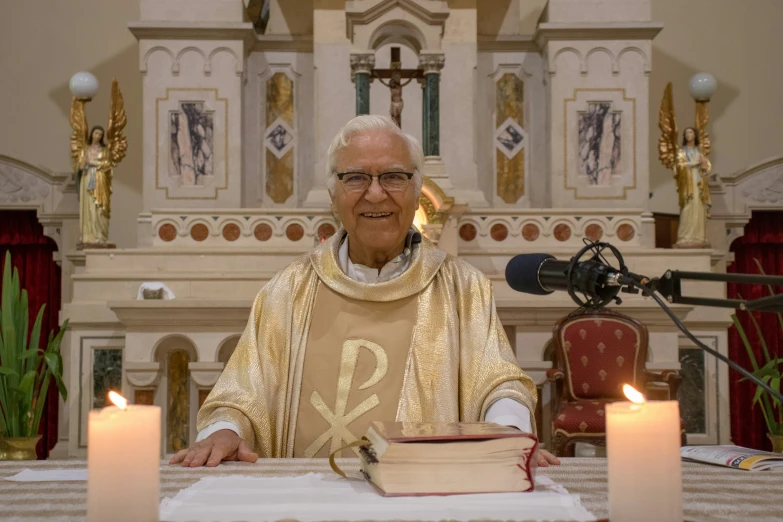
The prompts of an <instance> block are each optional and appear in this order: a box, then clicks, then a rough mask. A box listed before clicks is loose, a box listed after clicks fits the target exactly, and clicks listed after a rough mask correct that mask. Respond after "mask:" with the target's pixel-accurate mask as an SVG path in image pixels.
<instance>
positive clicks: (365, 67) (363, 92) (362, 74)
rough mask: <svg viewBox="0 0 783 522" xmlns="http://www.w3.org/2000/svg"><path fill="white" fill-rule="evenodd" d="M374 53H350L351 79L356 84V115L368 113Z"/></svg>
mask: <svg viewBox="0 0 783 522" xmlns="http://www.w3.org/2000/svg"><path fill="white" fill-rule="evenodd" d="M374 66H375V54H373V53H352V54H351V79H352V80H353V83H354V85H355V86H356V115H357V116H359V115H361V114H370V82H371V81H372V68H373V67H374Z"/></svg>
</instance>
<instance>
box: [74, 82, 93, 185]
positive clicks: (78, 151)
mask: <svg viewBox="0 0 783 522" xmlns="http://www.w3.org/2000/svg"><path fill="white" fill-rule="evenodd" d="M71 129H73V133H72V134H71V166H72V168H73V171H74V172H76V171H78V170H79V160H80V159H81V157H82V152H83V151H84V149H85V148H86V147H87V134H88V133H89V128H88V127H87V115H86V114H85V113H84V100H80V99H78V98H76V97H75V96H74V98H73V99H72V100H71Z"/></svg>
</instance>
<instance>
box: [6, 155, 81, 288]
mask: <svg viewBox="0 0 783 522" xmlns="http://www.w3.org/2000/svg"><path fill="white" fill-rule="evenodd" d="M0 209H7V210H35V212H36V214H37V216H38V221H39V222H40V223H41V225H43V227H44V235H46V236H48V237H50V238H52V240H54V242H55V243H56V245H57V249H56V250H55V253H54V260H55V261H56V262H57V264H58V265H59V264H61V262H62V253H63V252H65V251H67V250H69V249H71V248H73V247H75V245H76V241H78V237H67V239H64V238H65V236H68V233H67V231H69V230H72V229H74V227H75V230H73V232H75V233H76V234H78V223H79V207H78V199H77V197H76V185H75V183H74V182H73V180H72V179H71V176H70V175H69V174H57V173H53V172H50V171H48V170H45V169H42V168H41V167H36V166H35V165H31V164H30V163H26V162H24V161H21V160H18V159H16V158H12V157H11V156H6V155H4V154H0ZM70 235H71V236H74V234H73V233H72V234H70ZM63 297H68V296H65V295H64V296H63ZM64 302H67V301H64Z"/></svg>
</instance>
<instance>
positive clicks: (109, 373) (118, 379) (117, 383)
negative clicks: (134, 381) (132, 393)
mask: <svg viewBox="0 0 783 522" xmlns="http://www.w3.org/2000/svg"><path fill="white" fill-rule="evenodd" d="M110 391H115V392H117V393H122V350H117V349H97V350H93V362H92V397H93V398H92V407H93V408H104V407H106V406H109V405H111V402H110V401H109V392H110Z"/></svg>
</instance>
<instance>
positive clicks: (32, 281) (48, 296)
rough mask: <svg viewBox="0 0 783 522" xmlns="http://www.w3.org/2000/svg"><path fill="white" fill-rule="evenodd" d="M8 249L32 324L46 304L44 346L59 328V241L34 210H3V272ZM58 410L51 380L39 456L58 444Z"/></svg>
mask: <svg viewBox="0 0 783 522" xmlns="http://www.w3.org/2000/svg"><path fill="white" fill-rule="evenodd" d="M8 250H10V251H11V263H12V264H13V266H14V267H16V268H18V269H19V279H20V283H21V286H22V288H24V289H26V290H27V294H28V302H29V307H30V325H31V326H32V324H33V321H35V317H36V316H37V315H38V310H39V309H40V307H41V305H43V304H46V310H45V312H44V316H43V324H42V326H41V348H45V347H46V346H45V343H46V341H47V339H48V338H49V332H50V331H51V330H54V329H57V328H58V317H59V314H60V267H59V266H58V265H57V263H55V262H54V258H53V255H54V252H55V251H56V250H57V245H56V244H55V242H54V241H53V240H52V239H51V238H49V237H46V236H44V234H43V227H42V226H41V224H40V223H38V219H37V217H36V213H35V211H34V210H0V274H1V273H2V272H1V270H2V269H3V266H2V265H4V264H5V253H6V251H8ZM0 281H1V280H0ZM0 284H2V283H0ZM28 335H29V333H28ZM58 412H59V399H58V394H57V387H56V386H55V385H54V384H53V383H52V384H50V385H49V391H48V393H47V398H46V406H45V407H44V413H43V415H42V417H41V426H40V429H39V433H40V434H41V435H42V437H41V441H40V442H39V443H38V447H37V448H36V452H37V453H38V458H39V459H45V458H46V457H48V456H49V451H50V450H51V449H52V448H54V446H55V444H57V421H58Z"/></svg>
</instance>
